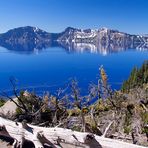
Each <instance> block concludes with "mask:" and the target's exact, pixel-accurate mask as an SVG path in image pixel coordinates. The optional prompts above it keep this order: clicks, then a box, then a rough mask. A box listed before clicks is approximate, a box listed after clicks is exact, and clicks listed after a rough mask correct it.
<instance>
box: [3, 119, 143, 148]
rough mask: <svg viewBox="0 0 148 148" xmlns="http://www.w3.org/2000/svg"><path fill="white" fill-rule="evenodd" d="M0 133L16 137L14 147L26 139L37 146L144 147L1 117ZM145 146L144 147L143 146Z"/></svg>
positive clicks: (88, 147) (39, 147) (70, 147)
mask: <svg viewBox="0 0 148 148" xmlns="http://www.w3.org/2000/svg"><path fill="white" fill-rule="evenodd" d="M0 127H1V128H0V135H3V136H7V137H11V138H13V139H14V144H13V146H14V147H18V146H20V147H22V145H23V142H24V141H25V140H29V141H32V142H33V143H34V145H35V148H42V147H43V145H45V144H46V145H49V146H51V147H53V148H61V147H64V148H65V147H66V148H74V147H77V148H79V147H84V148H102V147H105V148H142V146H138V145H134V144H129V143H125V142H122V141H117V140H113V139H108V138H104V137H100V136H96V135H92V134H89V133H82V132H76V131H72V130H69V129H64V128H45V127H38V126H33V125H30V124H26V122H25V121H24V122H23V123H16V122H13V121H10V120H6V119H4V118H2V117H0ZM143 148H144V147H143Z"/></svg>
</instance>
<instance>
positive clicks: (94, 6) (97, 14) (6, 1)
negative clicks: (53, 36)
mask: <svg viewBox="0 0 148 148" xmlns="http://www.w3.org/2000/svg"><path fill="white" fill-rule="evenodd" d="M27 25H30V26H37V27H39V28H41V29H44V30H46V31H49V32H60V31H62V30H64V29H65V28H66V27H67V26H72V27H77V28H100V27H104V26H105V27H109V28H112V29H118V30H120V31H124V32H128V33H135V34H143V33H144V34H145V33H147V34H148V0H0V32H1V33H2V32H5V31H7V30H9V29H11V28H16V27H20V26H27Z"/></svg>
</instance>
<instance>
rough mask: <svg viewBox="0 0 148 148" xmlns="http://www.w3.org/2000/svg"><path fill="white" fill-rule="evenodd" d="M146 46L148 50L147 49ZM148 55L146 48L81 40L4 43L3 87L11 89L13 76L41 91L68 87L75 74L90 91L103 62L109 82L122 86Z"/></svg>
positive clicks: (0, 69) (0, 83)
mask: <svg viewBox="0 0 148 148" xmlns="http://www.w3.org/2000/svg"><path fill="white" fill-rule="evenodd" d="M144 49H145V50H144ZM147 59H148V52H147V49H146V48H137V49H134V48H133V49H128V47H122V46H120V47H119V46H111V45H110V46H106V45H104V46H100V47H97V46H96V45H93V44H85V43H77V44H71V45H66V44H64V45H62V44H60V45H59V44H53V45H52V47H48V48H41V49H36V48H31V49H30V50H29V49H25V48H24V49H19V48H16V47H15V48H14V49H12V48H8V49H5V48H2V47H0V63H1V64H0V91H4V90H5V91H8V90H10V89H11V86H10V83H9V78H10V77H11V76H13V77H15V78H17V79H18V86H19V87H20V88H24V89H28V88H29V89H30V90H35V91H36V92H37V93H39V94H40V93H43V91H46V90H48V91H53V90H56V89H57V88H58V87H64V85H65V84H67V83H68V82H69V81H70V80H71V79H72V78H76V79H77V80H78V81H79V86H80V87H81V91H82V92H83V93H86V92H87V90H88V84H89V83H90V82H97V77H98V75H99V66H101V65H103V66H104V68H105V70H106V72H107V75H108V78H109V84H110V85H111V86H112V88H113V89H119V88H120V86H121V84H122V82H123V80H125V79H127V78H128V76H129V74H130V71H131V70H132V68H133V67H134V66H138V67H139V66H141V65H142V63H143V61H144V60H147Z"/></svg>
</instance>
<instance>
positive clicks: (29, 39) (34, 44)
mask: <svg viewBox="0 0 148 148" xmlns="http://www.w3.org/2000/svg"><path fill="white" fill-rule="evenodd" d="M53 45H54V46H57V45H58V46H63V47H64V48H65V49H67V50H69V51H71V50H73V51H75V50H82V51H83V50H86V49H89V50H90V51H91V52H97V51H99V52H101V53H103V54H105V53H106V52H108V51H113V52H114V51H118V50H123V49H147V48H148V36H146V35H145V36H139V35H130V34H127V33H123V32H119V31H117V30H111V29H107V28H101V29H96V30H92V29H86V30H82V29H76V28H72V27H68V28H66V29H65V30H64V31H63V32H61V33H48V32H45V31H43V30H41V29H39V28H36V27H30V26H27V27H20V28H16V29H12V30H10V31H8V32H6V33H4V34H1V35H0V46H3V47H6V48H8V49H11V50H17V49H18V50H20V49H22V50H33V49H35V48H36V49H42V48H47V47H50V46H53Z"/></svg>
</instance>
